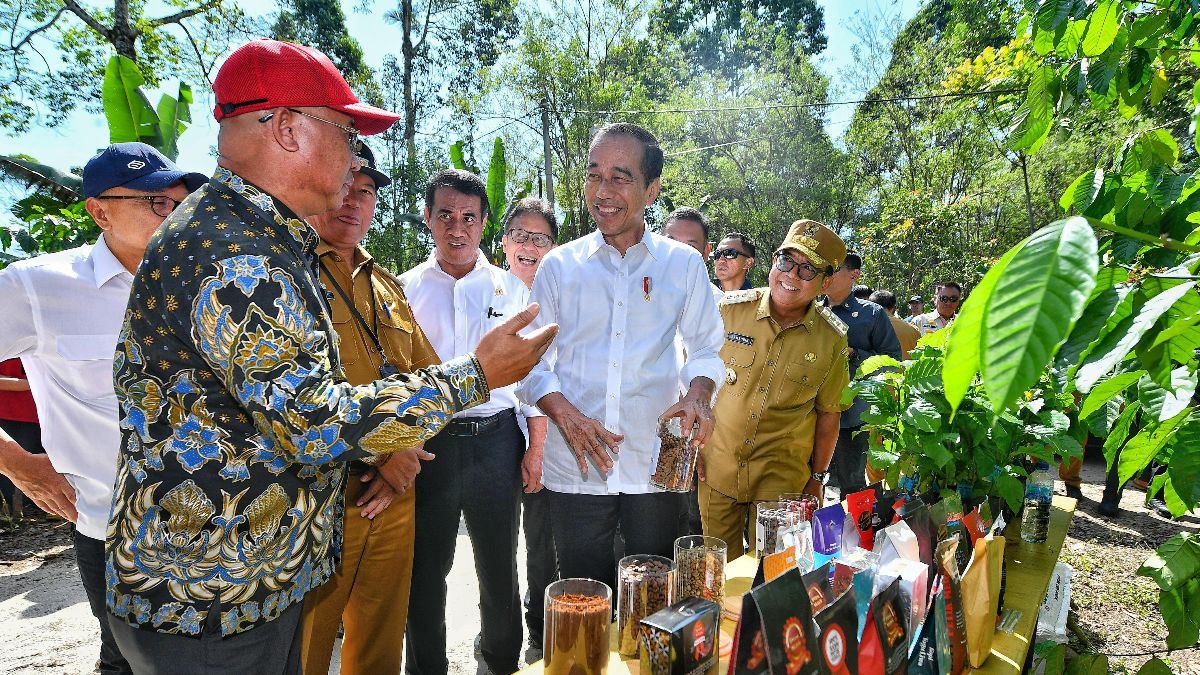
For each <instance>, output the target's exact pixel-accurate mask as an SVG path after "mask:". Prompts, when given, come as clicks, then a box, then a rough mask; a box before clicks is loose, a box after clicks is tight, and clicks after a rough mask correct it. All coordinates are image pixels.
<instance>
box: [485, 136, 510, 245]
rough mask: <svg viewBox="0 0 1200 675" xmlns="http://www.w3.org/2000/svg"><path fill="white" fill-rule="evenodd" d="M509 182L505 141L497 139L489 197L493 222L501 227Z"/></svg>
mask: <svg viewBox="0 0 1200 675" xmlns="http://www.w3.org/2000/svg"><path fill="white" fill-rule="evenodd" d="M507 182H508V162H507V161H505V159H504V139H502V138H500V137H499V136H497V137H496V140H495V142H493V143H492V160H491V162H489V163H488V175H487V196H488V205H489V206H490V207H491V217H492V221H493V222H494V223H495V224H496V226H497V227H499V224H500V219H501V217H503V215H504V212H505V210H506V204H505V201H504V187H505V185H507Z"/></svg>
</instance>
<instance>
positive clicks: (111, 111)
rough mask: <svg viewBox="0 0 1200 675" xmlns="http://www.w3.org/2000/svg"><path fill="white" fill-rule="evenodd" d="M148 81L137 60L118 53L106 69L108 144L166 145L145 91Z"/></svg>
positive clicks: (103, 93) (104, 98)
mask: <svg viewBox="0 0 1200 675" xmlns="http://www.w3.org/2000/svg"><path fill="white" fill-rule="evenodd" d="M145 82H146V80H145V78H143V77H142V73H141V71H140V70H138V67H137V64H136V63H134V62H133V61H131V60H129V59H127V58H125V57H124V56H121V55H120V54H115V55H113V57H112V58H111V59H109V60H108V64H107V65H106V66H105V67H104V84H103V86H102V89H101V102H102V104H103V106H104V117H105V119H106V120H107V121H108V142H109V143H129V142H132V141H141V142H143V143H147V144H149V145H152V146H154V147H156V148H157V147H160V146H161V145H162V135H161V133H160V132H159V128H158V113H157V112H155V110H154V108H153V106H151V105H150V99H148V98H146V93H145V92H144V91H142V85H143V84H145Z"/></svg>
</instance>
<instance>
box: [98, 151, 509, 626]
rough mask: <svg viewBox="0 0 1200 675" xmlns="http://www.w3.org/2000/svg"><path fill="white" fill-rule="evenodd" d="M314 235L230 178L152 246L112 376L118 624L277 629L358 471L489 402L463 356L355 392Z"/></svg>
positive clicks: (318, 569)
mask: <svg viewBox="0 0 1200 675" xmlns="http://www.w3.org/2000/svg"><path fill="white" fill-rule="evenodd" d="M318 242H319V239H318V237H317V234H316V232H315V231H314V230H313V229H312V228H311V227H310V226H308V225H307V224H306V223H304V222H303V221H301V220H299V219H297V218H296V217H295V215H294V214H293V213H292V212H290V211H289V210H288V209H287V207H286V206H284V205H283V203H282V202H278V201H276V200H274V199H272V198H271V196H269V195H267V194H265V193H263V192H262V191H260V190H258V189H257V188H255V187H254V186H253V185H251V184H249V183H247V182H245V181H244V180H242V179H241V178H240V177H238V176H236V175H234V174H232V173H230V172H228V171H225V170H218V172H217V175H216V176H215V177H214V179H213V180H211V181H209V183H208V184H207V185H205V186H203V187H201V188H200V189H199V190H197V191H196V192H194V193H192V195H191V196H189V197H188V198H187V199H186V200H185V201H184V202H183V203H182V204H180V206H179V208H178V209H176V211H175V212H174V213H173V214H172V215H171V216H170V217H169V218H168V219H167V220H166V221H165V222H164V223H163V226H162V227H161V228H159V230H158V232H157V233H156V234H155V235H154V237H153V238H152V239H151V241H150V245H149V247H148V248H147V251H146V257H145V259H144V260H143V261H142V264H141V266H140V267H139V268H138V271H137V276H136V277H135V278H134V281H133V290H132V294H131V296H130V302H129V307H128V309H127V311H126V317H125V324H124V327H123V329H122V335H121V341H119V342H118V345H117V353H116V359H115V363H114V374H115V388H116V393H117V398H118V401H119V403H120V412H119V414H120V416H121V419H120V425H121V451H120V456H119V459H118V467H117V481H116V493H115V495H114V497H113V511H112V515H111V516H110V518H109V523H108V536H107V542H106V551H105V552H106V556H107V570H106V571H107V582H108V583H107V586H108V609H109V611H111V612H112V613H113V614H115V615H117V616H118V617H120V618H121V619H123V620H125V621H127V622H128V623H130V624H132V625H135V626H139V627H142V628H147V629H152V630H157V631H160V632H163V633H173V634H181V635H190V636H197V637H198V636H199V635H200V634H201V632H202V630H203V628H204V626H205V624H206V622H207V621H212V620H214V619H211V618H210V617H209V616H208V614H209V612H218V613H219V621H220V623H219V625H220V632H221V634H222V635H230V634H233V633H238V632H242V631H245V630H249V629H251V628H253V627H255V626H257V625H259V624H261V623H264V622H267V621H270V620H272V619H274V618H276V617H278V616H279V615H280V614H281V613H282V612H283V611H284V610H285V609H287V608H288V607H290V606H292V605H293V604H295V603H298V602H300V600H301V599H302V598H303V597H304V594H305V593H306V592H308V591H309V590H310V589H312V588H315V587H316V586H318V585H320V584H321V583H322V582H324V581H325V580H326V579H327V578H328V577H329V576H330V575H331V574H332V572H333V570H334V567H335V566H336V564H337V559H338V556H339V555H340V550H341V530H342V511H343V504H342V487H343V482H344V480H345V469H344V467H345V463H346V462H347V461H349V460H351V459H358V458H364V457H368V456H370V455H374V454H377V453H382V452H389V451H394V450H399V449H403V448H409V447H412V446H414V445H417V444H419V443H421V442H423V441H425V440H426V439H428V438H430V437H432V436H433V435H434V434H436V433H437V432H438V431H439V430H440V429H441V428H442V427H444V426H445V424H446V422H448V421H449V420H450V417H451V415H453V414H454V413H456V412H458V411H460V410H463V409H466V408H469V407H471V406H474V405H477V404H479V403H482V402H484V401H486V400H487V399H488V389H487V384H486V382H485V381H484V378H483V374H482V370H481V369H480V367H479V364H478V361H476V360H475V358H474V356H472V355H468V356H466V357H460V358H458V359H454V360H451V361H449V362H447V363H444V364H442V365H440V366H433V367H430V368H427V369H424V370H420V371H417V372H414V373H411V374H401V375H395V376H392V377H389V378H387V379H383V380H377V381H375V382H372V383H370V384H366V385H362V386H351V385H349V384H347V383H346V381H345V378H344V377H343V376H342V368H341V365H340V363H339V362H338V356H337V353H338V350H337V334H336V332H335V331H334V330H333V327H332V324H331V323H330V320H329V317H328V314H327V309H326V304H325V295H324V291H323V290H322V288H321V287H320V285H319V282H318V276H317V273H316V256H315V250H316V246H317V244H318Z"/></svg>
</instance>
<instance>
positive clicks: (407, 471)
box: [303, 145, 440, 675]
mask: <svg viewBox="0 0 1200 675" xmlns="http://www.w3.org/2000/svg"><path fill="white" fill-rule="evenodd" d="M359 154H360V157H359V158H358V161H359V163H360V164H361V165H362V168H361V169H360V170H359V171H357V172H356V173H355V175H354V183H353V184H352V185H351V187H350V191H349V193H348V194H347V195H346V197H345V199H344V200H343V201H342V205H341V207H340V208H338V209H336V210H334V211H330V212H328V213H325V214H322V215H320V216H316V217H314V218H313V219H312V225H313V227H314V228H315V229H316V230H317V234H319V235H320V236H321V243H320V244H318V245H317V251H316V253H317V257H318V260H319V264H320V268H321V283H322V284H324V286H325V289H326V297H327V298H328V299H329V305H330V308H331V310H332V312H333V325H334V328H335V329H336V330H337V333H338V338H339V344H338V353H339V355H340V356H341V360H342V365H343V367H344V368H345V371H346V379H347V381H349V382H350V384H354V385H359V384H366V383H368V382H373V381H375V380H377V379H379V378H380V377H383V376H386V375H389V374H392V373H394V372H408V371H412V370H417V369H419V368H425V367H426V366H430V365H433V364H436V363H439V362H440V360H439V359H438V356H437V354H436V353H435V352H434V349H433V347H432V346H431V345H430V343H429V340H428V339H426V337H425V334H424V333H423V332H422V331H421V327H420V326H418V325H417V323H416V321H414V320H413V315H412V309H411V308H410V307H409V305H408V300H407V299H405V297H404V291H402V290H401V289H400V282H399V280H397V279H396V278H395V277H393V276H392V275H391V274H389V273H388V271H387V270H385V269H383V268H382V267H378V266H376V265H375V263H374V261H373V260H372V259H371V256H370V254H369V253H367V252H366V251H365V250H364V249H363V248H362V247H361V246H360V245H359V242H361V241H362V239H363V237H365V236H366V234H367V230H369V229H370V228H371V220H372V218H373V217H374V215H375V200H376V194H375V191H376V189H377V188H381V187H385V186H386V185H388V184H390V183H391V179H389V178H388V177H387V176H386V175H385V174H383V173H380V172H379V171H378V170H376V168H375V158H374V155H373V154H372V153H371V151H370V149H369V148H367V147H366V146H365V145H363V146H361V149H360V151H359ZM348 300H353V303H354V304H353V309H351V305H350V302H348ZM430 457H431V455H429V454H428V453H426V452H425V451H424V450H423V449H420V448H418V449H415V450H413V451H410V452H399V453H395V454H393V455H390V456H388V457H387V459H386V460H385V461H384V462H383V463H382V464H381V465H379V466H378V467H371V466H368V465H367V464H365V463H363V462H360V461H354V462H351V463H350V468H349V471H350V476H349V478H348V479H347V480H346V517H345V521H344V532H343V537H344V542H343V544H342V562H341V565H339V566H338V568H337V572H336V573H335V574H334V576H333V578H332V579H330V580H329V581H327V582H325V584H324V585H322V586H321V587H320V588H318V589H316V590H315V591H313V592H312V593H311V594H310V595H309V596H308V597H307V598H305V600H304V624H303V635H304V641H303V650H304V651H303V662H304V672H305V673H307V674H309V675H312V674H313V673H320V674H321V675H325V673H328V672H329V661H330V659H331V657H332V654H333V643H334V640H335V639H336V638H337V630H338V625H339V624H345V629H346V634H345V636H344V638H343V640H342V673H385V672H386V673H398V672H400V665H401V656H402V651H403V645H404V627H405V624H406V623H407V620H408V594H409V582H410V580H411V578H412V562H413V534H414V531H415V528H414V525H415V517H414V514H415V511H416V501H415V496H416V490H414V489H411V488H412V482H413V479H414V477H415V476H416V474H417V473H418V472H419V471H420V470H421V466H420V459H429V458H430ZM393 500H394V502H395V503H393Z"/></svg>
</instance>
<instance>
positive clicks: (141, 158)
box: [83, 142, 208, 197]
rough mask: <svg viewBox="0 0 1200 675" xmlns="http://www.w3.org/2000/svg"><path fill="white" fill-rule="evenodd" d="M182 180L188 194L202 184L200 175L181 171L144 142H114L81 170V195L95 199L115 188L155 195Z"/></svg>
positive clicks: (205, 179)
mask: <svg viewBox="0 0 1200 675" xmlns="http://www.w3.org/2000/svg"><path fill="white" fill-rule="evenodd" d="M179 181H183V184H184V186H185V187H187V189H188V192H191V191H192V190H195V189H196V188H198V187H200V186H201V185H204V183H206V182H207V181H208V177H207V176H205V175H204V174H202V173H192V172H187V171H181V170H180V169H179V167H177V166H175V163H174V162H172V161H171V160H169V159H167V158H166V156H165V155H163V154H162V153H161V152H159V151H158V150H155V149H154V148H153V147H151V146H149V145H146V144H145V143H137V142H134V143H115V144H113V145H110V146H108V147H107V148H105V149H103V150H101V151H100V153H99V154H98V155H96V156H95V157H93V158H91V159H89V160H88V163H87V166H85V167H83V195H84V196H85V197H96V196H98V195H100V193H102V192H104V191H105V190H108V189H110V188H115V187H126V188H129V189H130V190H141V191H143V192H155V191H158V190H162V189H164V188H166V187H167V186H168V185H171V184H173V183H177V182H179Z"/></svg>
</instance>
